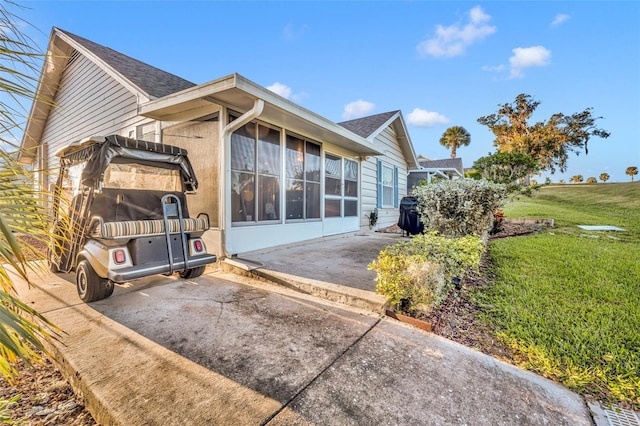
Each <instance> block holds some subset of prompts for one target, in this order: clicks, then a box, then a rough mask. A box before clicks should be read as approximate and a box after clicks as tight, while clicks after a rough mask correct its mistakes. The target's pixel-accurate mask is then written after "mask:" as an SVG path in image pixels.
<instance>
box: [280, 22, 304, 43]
mask: <svg viewBox="0 0 640 426" xmlns="http://www.w3.org/2000/svg"><path fill="white" fill-rule="evenodd" d="M306 30H307V25H306V24H305V25H302V26H295V25H293V24H287V25H285V27H284V28H283V29H282V38H283V39H284V40H285V41H294V40H297V39H299V38H300V37H302V35H303V34H304V32H305V31H306Z"/></svg>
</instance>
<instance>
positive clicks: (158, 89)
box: [54, 28, 196, 99]
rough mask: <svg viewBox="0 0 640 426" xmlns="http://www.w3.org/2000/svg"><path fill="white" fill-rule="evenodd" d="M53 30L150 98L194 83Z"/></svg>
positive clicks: (95, 44) (173, 91) (72, 35)
mask: <svg viewBox="0 0 640 426" xmlns="http://www.w3.org/2000/svg"><path fill="white" fill-rule="evenodd" d="M54 31H58V32H59V33H61V34H66V35H67V36H69V37H70V38H72V39H73V40H74V41H76V42H77V43H78V44H80V45H82V46H83V47H84V48H86V49H87V50H89V51H90V52H92V53H94V54H95V55H96V56H97V57H98V58H100V59H101V60H103V61H104V63H105V64H108V65H110V66H111V67H112V68H113V69H115V70H116V71H118V72H119V73H120V74H121V75H122V76H123V77H124V78H126V79H127V80H129V81H131V83H133V84H134V85H135V86H137V87H138V88H139V89H140V90H141V91H142V92H144V93H146V94H147V95H149V97H150V98H152V99H153V98H162V97H163V96H167V95H169V94H171V93H175V92H179V91H181V90H184V89H188V88H189V87H193V86H195V85H196V84H195V83H192V82H190V81H187V80H185V79H183V78H181V77H178V76H177V75H173V74H170V73H168V72H166V71H163V70H161V69H159V68H156V67H154V66H151V65H149V64H145V63H144V62H141V61H139V60H137V59H134V58H132V57H130V56H127V55H124V54H122V53H120V52H116V51H115V50H113V49H111V48H109V47H105V46H102V45H100V44H98V43H94V42H93V41H91V40H87V39H86V38H83V37H80V36H77V35H75V34H71V33H70V32H68V31H64V30H61V29H60V28H54Z"/></svg>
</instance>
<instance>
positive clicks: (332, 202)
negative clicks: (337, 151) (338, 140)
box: [324, 154, 358, 217]
mask: <svg viewBox="0 0 640 426" xmlns="http://www.w3.org/2000/svg"><path fill="white" fill-rule="evenodd" d="M324 170H325V172H324V173H325V178H324V196H325V199H324V216H325V217H348V216H358V163H356V162H355V161H352V160H348V159H346V158H344V159H343V158H341V157H338V156H335V155H332V154H326V155H325V159H324Z"/></svg>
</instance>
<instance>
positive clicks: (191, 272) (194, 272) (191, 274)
mask: <svg viewBox="0 0 640 426" xmlns="http://www.w3.org/2000/svg"><path fill="white" fill-rule="evenodd" d="M204 268H205V267H204V266H198V267H196V268H191V269H187V270H186V271H182V272H180V278H186V279H191V278H196V277H199V276H200V275H202V274H203V273H204Z"/></svg>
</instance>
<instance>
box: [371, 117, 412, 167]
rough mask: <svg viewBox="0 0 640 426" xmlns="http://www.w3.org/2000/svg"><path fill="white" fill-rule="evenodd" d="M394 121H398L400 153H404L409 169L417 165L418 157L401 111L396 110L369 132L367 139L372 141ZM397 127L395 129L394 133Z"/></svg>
mask: <svg viewBox="0 0 640 426" xmlns="http://www.w3.org/2000/svg"><path fill="white" fill-rule="evenodd" d="M394 122H398V124H397V125H398V126H399V130H400V132H401V133H402V135H400V134H399V135H398V141H399V142H400V148H401V150H402V153H403V154H404V158H405V160H406V162H407V165H408V166H409V167H408V168H409V169H412V168H417V167H419V165H420V164H419V163H418V159H417V158H416V152H415V150H414V149H413V143H412V142H411V137H410V136H409V132H408V131H407V126H406V124H405V122H404V118H403V117H402V113H401V112H400V111H398V112H396V113H395V114H394V115H392V116H391V117H389V119H388V120H387V121H386V122H385V123H384V124H383V125H382V126H380V127H378V129H377V130H376V131H375V132H373V133H371V134H370V135H369V137H368V138H367V139H369V140H370V141H372V142H373V141H374V140H375V138H377V137H378V135H379V134H380V133H382V132H383V131H384V129H386V128H387V127H389V126H391V125H392V124H393V123H394ZM397 130H398V129H396V133H398V132H397Z"/></svg>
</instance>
